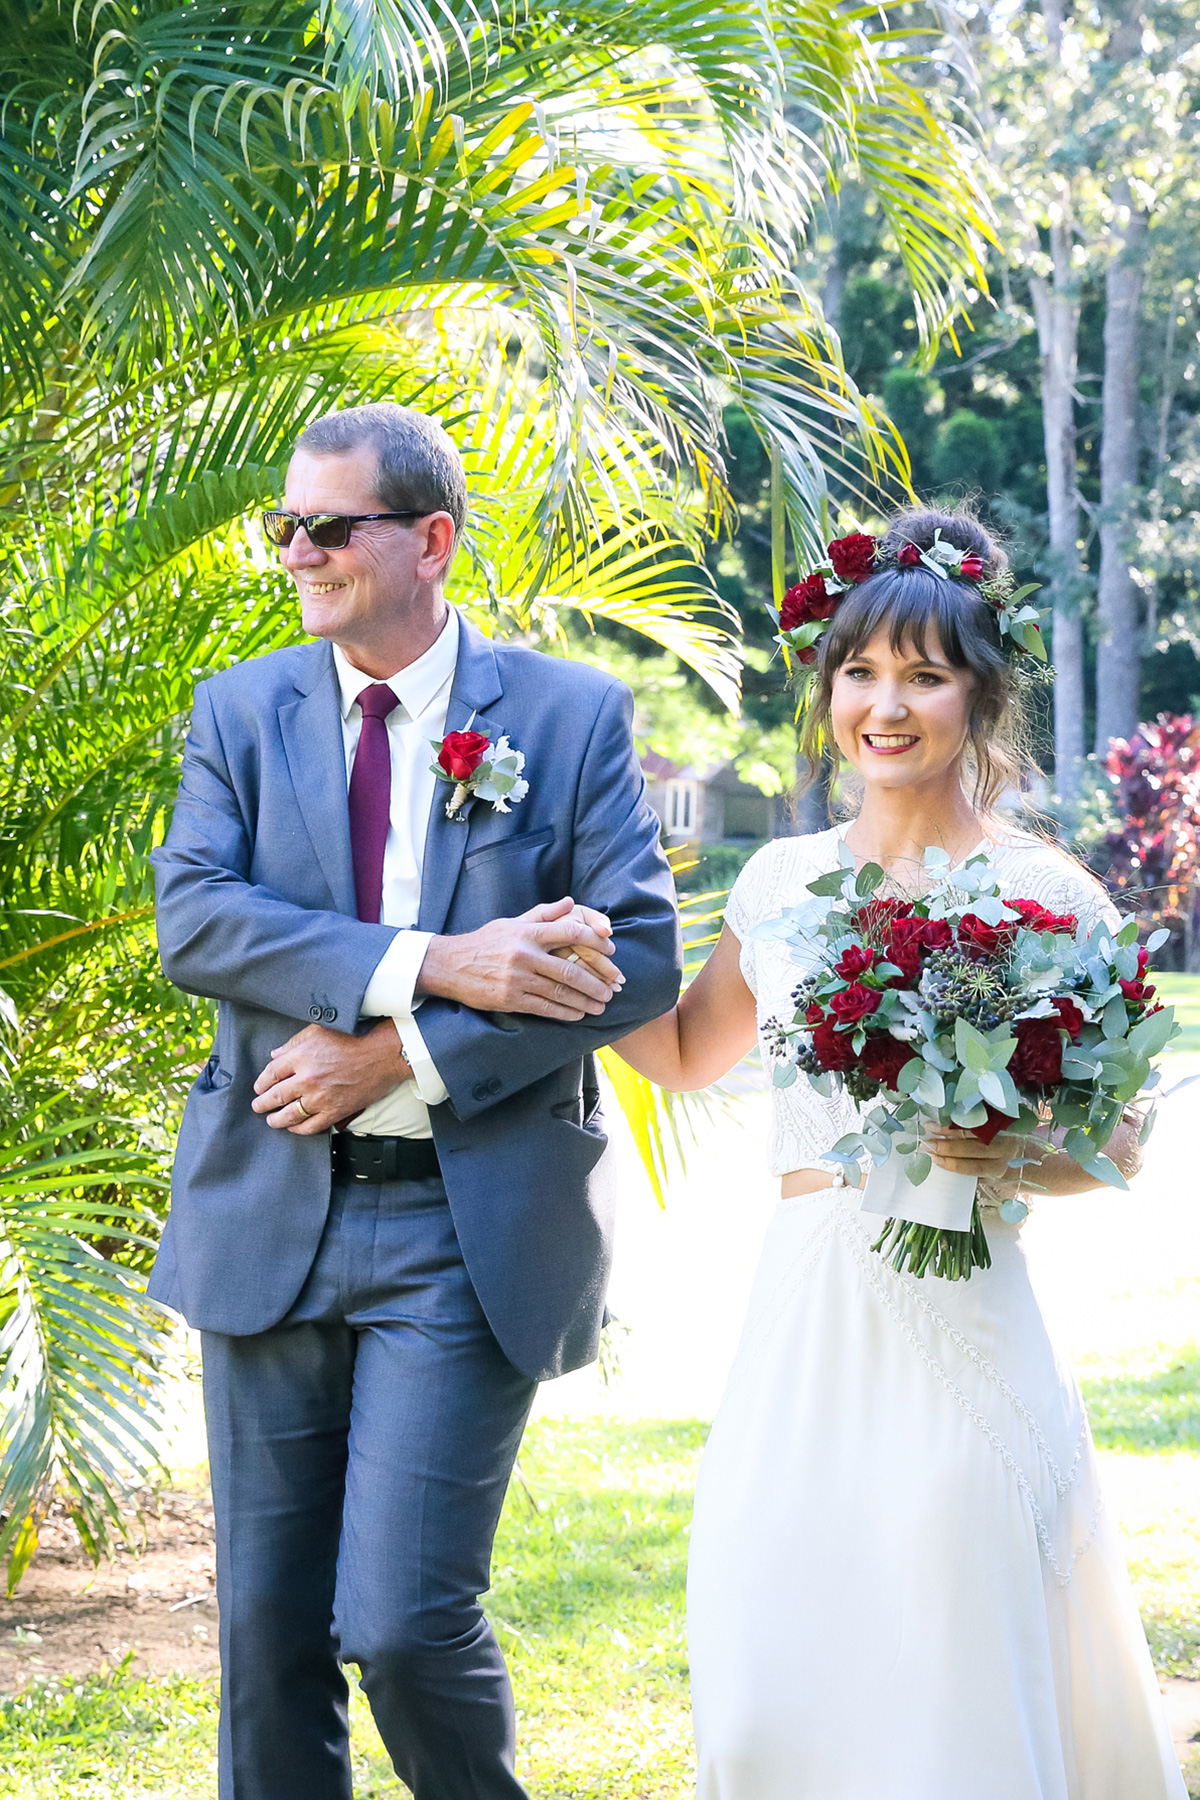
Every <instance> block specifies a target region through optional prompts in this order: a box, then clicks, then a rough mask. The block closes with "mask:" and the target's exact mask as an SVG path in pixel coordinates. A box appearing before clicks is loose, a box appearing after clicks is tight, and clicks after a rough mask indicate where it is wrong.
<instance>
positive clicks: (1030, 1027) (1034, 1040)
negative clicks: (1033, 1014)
mask: <svg viewBox="0 0 1200 1800" xmlns="http://www.w3.org/2000/svg"><path fill="white" fill-rule="evenodd" d="M1013 1032H1014V1035H1015V1037H1016V1040H1017V1047H1016V1049H1015V1050H1014V1051H1013V1053H1012V1057H1011V1059H1010V1061H1009V1065H1008V1072H1009V1074H1010V1075H1011V1076H1012V1078H1013V1080H1014V1081H1015V1082H1016V1084H1017V1086H1018V1087H1055V1086H1056V1085H1057V1083H1058V1082H1060V1081H1061V1080H1062V1038H1061V1036H1060V1035H1059V1032H1060V1026H1059V1023H1058V1020H1057V1019H1018V1020H1017V1023H1016V1025H1015V1026H1014V1027H1013Z"/></svg>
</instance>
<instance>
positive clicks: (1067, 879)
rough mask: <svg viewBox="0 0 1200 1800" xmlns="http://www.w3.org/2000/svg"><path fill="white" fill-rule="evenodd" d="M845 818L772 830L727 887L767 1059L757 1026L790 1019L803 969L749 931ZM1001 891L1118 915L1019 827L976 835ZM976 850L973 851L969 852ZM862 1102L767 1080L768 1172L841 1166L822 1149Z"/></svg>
mask: <svg viewBox="0 0 1200 1800" xmlns="http://www.w3.org/2000/svg"><path fill="white" fill-rule="evenodd" d="M846 829H847V827H845V826H837V827H835V828H834V829H833V830H830V831H818V832H814V833H813V835H812V836H810V837H788V838H776V839H775V840H774V842H772V843H770V844H765V845H764V846H763V848H762V849H761V850H759V851H757V852H756V853H755V855H753V856H752V857H751V858H750V861H749V862H748V863H747V864H746V866H745V868H744V869H743V870H742V872H741V874H740V875H739V876H738V878H737V881H736V882H735V883H734V887H733V892H732V893H731V894H730V896H729V904H728V905H727V907H726V908H725V923H726V924H727V925H728V927H729V929H730V931H732V933H733V934H734V936H735V937H736V938H737V939H738V941H739V943H740V944H741V946H742V952H741V970H742V975H743V976H744V978H745V981H746V985H747V986H748V987H749V989H750V991H751V993H752V994H753V995H754V998H755V1002H756V1006H757V1011H758V1031H759V1044H760V1047H761V1049H762V1058H763V1066H764V1068H767V1069H770V1067H771V1057H770V1053H769V1051H768V1050H767V1047H766V1044H765V1043H764V1042H763V1028H764V1026H765V1025H766V1024H767V1022H768V1021H769V1020H771V1019H786V1020H790V1019H791V1017H792V1014H793V1011H794V1007H793V1006H792V1004H791V995H792V990H793V989H794V988H795V986H796V984H797V982H798V981H799V980H800V978H801V976H802V975H803V974H804V973H805V972H806V966H805V963H804V962H803V961H802V960H799V959H798V958H797V954H796V952H795V951H793V949H792V948H791V946H789V945H788V944H784V943H781V942H779V941H778V940H773V939H770V938H766V939H764V938H751V937H750V935H749V934H750V931H751V929H752V928H753V927H754V926H755V925H761V924H762V923H763V921H764V920H766V919H773V918H776V917H778V915H779V914H780V913H781V912H782V911H783V910H784V908H785V907H787V906H795V905H797V904H798V903H799V902H800V901H801V900H805V899H807V898H808V894H807V885H808V883H809V882H810V881H814V880H815V879H816V877H817V876H818V875H823V874H825V873H826V872H827V871H828V870H830V869H835V868H836V867H837V864H838V840H839V838H840V837H841V836H842V835H843V833H844V832H845V830H846ZM980 848H981V849H986V850H987V853H988V860H989V862H990V863H991V864H992V865H993V867H994V868H995V869H996V872H997V874H998V875H999V877H1000V881H1001V883H1002V886H1003V890H1004V892H1005V893H1007V894H1011V895H1012V896H1013V897H1014V898H1018V897H1019V898H1022V899H1029V900H1038V901H1040V902H1041V904H1042V905H1043V906H1046V907H1048V908H1049V909H1050V910H1051V911H1052V912H1071V913H1075V914H1076V915H1077V916H1078V917H1079V918H1081V919H1095V918H1097V917H1104V918H1106V919H1108V921H1109V922H1110V923H1112V924H1115V922H1116V920H1117V917H1118V914H1117V911H1116V908H1115V907H1114V906H1113V905H1112V904H1111V902H1110V901H1109V900H1108V898H1107V896H1106V895H1105V893H1104V891H1103V889H1102V888H1101V887H1100V886H1099V884H1098V883H1097V882H1095V881H1093V880H1092V878H1091V877H1090V876H1089V875H1087V874H1086V873H1085V872H1084V871H1083V870H1082V869H1080V868H1079V866H1078V865H1077V864H1076V863H1073V862H1072V861H1071V860H1070V858H1069V857H1066V856H1064V855H1063V854H1062V853H1061V851H1058V850H1056V849H1054V847H1053V846H1052V845H1050V844H1045V843H1043V842H1042V841H1041V840H1040V839H1038V838H1033V837H1029V836H1026V835H1025V834H1023V833H1012V834H1011V835H1010V836H1008V837H1006V838H1004V839H1002V840H1001V841H999V842H997V843H992V844H988V845H981V846H980ZM972 854H974V852H972ZM859 1116H860V1115H859V1109H858V1107H857V1106H856V1105H855V1103H854V1101H853V1100H851V1099H850V1097H849V1095H847V1094H844V1093H835V1094H833V1095H832V1096H831V1097H830V1098H829V1099H828V1100H826V1099H824V1098H823V1097H822V1096H821V1095H820V1094H818V1093H817V1092H816V1090H815V1089H814V1088H813V1087H812V1086H811V1085H810V1083H809V1082H808V1081H807V1080H805V1078H804V1077H803V1076H801V1077H800V1078H799V1080H797V1081H795V1082H794V1083H793V1084H792V1086H791V1087H788V1088H774V1089H773V1090H772V1109H771V1140H770V1153H769V1154H770V1166H771V1172H772V1174H774V1175H785V1174H787V1173H788V1171H789V1170H791V1169H829V1170H830V1171H831V1172H832V1171H834V1170H835V1169H836V1168H837V1166H838V1165H837V1164H836V1163H832V1162H829V1161H828V1160H825V1159H823V1157H822V1152H823V1151H826V1150H828V1149H829V1147H830V1146H831V1145H832V1144H834V1143H836V1142H837V1140H838V1138H840V1137H841V1136H843V1135H844V1133H846V1132H848V1131H854V1130H856V1129H857V1128H858V1121H859Z"/></svg>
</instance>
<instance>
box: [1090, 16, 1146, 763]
mask: <svg viewBox="0 0 1200 1800" xmlns="http://www.w3.org/2000/svg"><path fill="white" fill-rule="evenodd" d="M1135 10H1136V11H1138V12H1139V13H1140V8H1136V9H1135ZM1131 35H1132V33H1131V32H1128V31H1125V30H1123V31H1122V32H1118V33H1116V34H1114V46H1113V55H1114V57H1116V56H1117V54H1118V41H1119V40H1120V39H1121V38H1122V36H1131ZM1140 35H1141V33H1140V18H1139V25H1138V37H1139V39H1140ZM1112 204H1113V208H1114V211H1115V213H1116V215H1117V218H1116V223H1115V225H1114V231H1113V236H1114V238H1115V243H1114V246H1113V251H1112V254H1111V256H1110V258H1109V263H1108V267H1107V269H1106V270H1105V275H1104V298H1105V313H1104V384H1103V387H1102V389H1101V409H1102V420H1103V423H1102V428H1101V432H1102V434H1101V443H1100V574H1099V580H1098V583H1097V588H1096V610H1097V613H1098V620H1099V631H1100V638H1099V643H1098V645H1097V649H1096V755H1097V757H1099V758H1103V757H1105V756H1107V754H1108V746H1109V741H1110V739H1112V738H1131V737H1132V736H1133V734H1134V732H1135V731H1136V730H1137V723H1138V693H1139V687H1140V678H1141V649H1142V620H1141V595H1140V592H1139V590H1138V587H1137V584H1136V583H1135V581H1134V579H1133V574H1132V571H1131V568H1130V561H1131V557H1132V555H1133V553H1134V536H1135V529H1136V514H1137V503H1138V464H1139V452H1140V449H1141V418H1140V411H1141V409H1140V405H1139V387H1140V375H1141V367H1140V358H1139V341H1138V340H1139V329H1138V328H1139V322H1140V316H1141V301H1142V287H1143V283H1144V279H1145V261H1144V258H1145V247H1146V233H1147V221H1146V215H1145V214H1144V213H1143V212H1141V211H1140V210H1139V208H1138V207H1137V205H1136V203H1135V201H1134V197H1133V190H1132V187H1131V185H1130V182H1129V181H1128V179H1127V178H1122V179H1121V180H1119V181H1117V182H1116V183H1115V184H1114V187H1113V192H1112Z"/></svg>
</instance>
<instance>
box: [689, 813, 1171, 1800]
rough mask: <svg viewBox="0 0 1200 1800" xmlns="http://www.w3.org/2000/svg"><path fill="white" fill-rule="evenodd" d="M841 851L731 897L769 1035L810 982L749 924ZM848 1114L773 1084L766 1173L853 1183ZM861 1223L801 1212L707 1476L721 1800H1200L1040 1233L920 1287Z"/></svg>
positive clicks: (699, 1700)
mask: <svg viewBox="0 0 1200 1800" xmlns="http://www.w3.org/2000/svg"><path fill="white" fill-rule="evenodd" d="M837 837H838V834H837V832H836V831H828V832H821V833H818V834H817V835H815V836H812V837H806V838H786V839H781V840H778V841H776V842H775V843H772V844H768V845H767V846H766V848H765V849H763V850H761V851H759V852H758V854H757V855H756V856H755V857H753V858H752V859H751V861H750V862H749V863H748V864H747V866H746V868H745V869H744V871H743V873H742V875H741V876H740V878H739V879H738V882H737V884H736V886H735V888H734V890H733V893H732V895H731V896H730V901H729V906H728V909H727V911H726V915H725V917H726V922H727V924H728V925H729V927H730V929H731V931H733V933H734V934H735V935H736V936H737V938H738V939H739V940H740V941H741V943H742V955H741V967H742V971H743V974H744V975H745V978H746V980H747V982H748V984H749V986H750V987H751V988H752V990H753V991H754V993H755V995H756V999H757V1005H758V1017H759V1024H760V1028H761V1026H762V1025H763V1024H764V1023H765V1022H766V1021H767V1020H769V1019H770V1018H772V1017H775V1018H780V1017H790V1011H789V1005H788V1001H789V995H790V993H791V990H792V989H793V987H794V986H795V985H796V982H797V980H798V979H799V977H800V974H801V972H802V971H801V968H800V966H799V965H797V964H796V963H795V962H794V961H793V960H792V959H791V957H790V955H789V952H788V949H787V947H786V946H785V945H782V944H780V943H778V942H776V941H772V940H769V939H755V938H753V937H751V936H750V935H749V934H750V932H751V929H752V927H753V926H755V925H756V924H759V923H760V922H761V921H763V920H765V919H769V918H774V917H776V916H777V915H778V914H779V913H780V912H781V911H782V910H783V908H784V907H785V906H788V905H794V904H795V903H796V902H798V901H799V900H801V899H803V898H805V897H806V895H805V887H806V883H807V882H809V881H811V880H812V879H813V878H814V877H815V876H816V875H818V874H821V873H823V872H824V871H825V870H827V869H831V868H835V867H836V866H837V860H838V857H837ZM990 855H991V860H992V861H993V862H994V863H995V864H996V865H997V866H998V869H999V873H1000V876H1001V879H1002V882H1003V886H1004V891H1005V892H1007V893H1010V894H1013V895H1025V896H1028V897H1029V898H1031V899H1035V900H1040V901H1042V902H1043V903H1044V904H1045V905H1047V906H1049V907H1050V908H1052V909H1053V910H1054V911H1059V912H1075V913H1079V914H1087V913H1092V914H1094V913H1095V912H1096V910H1097V908H1098V907H1099V906H1100V905H1102V904H1103V901H1102V898H1101V896H1100V894H1099V892H1098V890H1097V889H1096V888H1095V887H1094V886H1092V885H1091V884H1090V883H1089V881H1088V879H1087V878H1086V876H1084V875H1083V874H1081V872H1080V871H1079V870H1078V869H1076V868H1075V866H1074V865H1073V864H1071V863H1070V862H1069V861H1068V860H1067V859H1066V858H1064V857H1062V856H1060V855H1059V854H1058V853H1057V852H1055V851H1053V850H1052V849H1048V848H1047V847H1045V846H1043V845H1041V844H1039V843H1036V842H1035V841H1033V840H1029V839H1014V840H1012V841H1011V842H1009V843H1006V844H1004V845H1001V846H999V847H996V846H993V847H992V848H991V852H990ZM764 1059H766V1051H765V1050H764ZM854 1117H855V1109H854V1107H853V1104H852V1102H850V1101H848V1100H847V1099H845V1098H844V1097H841V1096H835V1097H834V1098H833V1099H831V1100H824V1099H822V1098H821V1097H820V1096H819V1095H818V1094H816V1093H815V1092H814V1091H813V1089H812V1088H811V1087H810V1086H809V1084H808V1082H807V1081H805V1080H803V1079H801V1080H800V1081H798V1082H796V1084H795V1085H794V1086H793V1087H790V1088H785V1089H776V1090H775V1093H774V1120H773V1129H772V1139H771V1167H772V1169H773V1171H774V1172H775V1173H777V1174H782V1173H784V1172H785V1171H787V1170H790V1169H799V1168H814V1167H818V1168H819V1167H828V1168H830V1169H831V1171H832V1169H833V1167H834V1165H831V1164H828V1163H824V1164H823V1163H822V1161H821V1153H822V1151H824V1150H827V1149H828V1148H829V1147H830V1146H831V1145H832V1144H833V1143H834V1141H835V1140H836V1139H837V1138H838V1137H839V1136H840V1135H841V1134H842V1133H843V1132H844V1131H846V1130H847V1129H851V1128H852V1126H853V1121H854ZM856 1204H857V1190H856V1189H854V1188H851V1187H839V1188H834V1187H829V1188H826V1189H823V1190H821V1191H820V1192H818V1193H815V1194H806V1195H803V1196H801V1197H799V1198H796V1199H792V1200H784V1201H783V1202H782V1204H781V1205H780V1208H779V1211H778V1212H777V1213H776V1214H775V1216H774V1218H773V1220H772V1222H771V1225H770V1227H769V1229H768V1231H767V1236H766V1241H765V1244H764V1248H763V1254H762V1261H761V1263H760V1266H759V1269H758V1274H757V1276H756V1279H755V1284H754V1289H753V1294H752V1297H751V1300H750V1308H749V1314H748V1317H747V1320H746V1326H745V1332H744V1335H743V1338H742V1342H741V1346H740V1349H739V1351H738V1355H737V1359H736V1362H735V1364H734V1368H733V1371H732V1374H731V1377H730V1381H729V1387H728V1391H727V1393H726V1395H725V1398H724V1400H723V1402H722V1405H721V1408H720V1411H719V1413H718V1416H717V1419H716V1422H715V1424H714V1426H713V1430H712V1434H711V1436H710V1438H709V1441H708V1446H707V1448H706V1450H705V1453H704V1460H703V1464H702V1468H701V1473H700V1480H699V1486H698V1490H697V1495H696V1511H695V1520H694V1523H693V1527H692V1539H691V1567H690V1573H689V1578H688V1630H689V1639H690V1652H691V1666H692V1696H693V1710H694V1716H695V1728H696V1743H697V1750H698V1757H699V1786H698V1790H697V1791H698V1796H699V1800H1186V1789H1185V1786H1184V1783H1183V1779H1182V1777H1181V1775H1180V1773H1179V1768H1178V1764H1177V1762H1176V1759H1175V1756H1174V1754H1173V1751H1172V1746H1171V1740H1170V1735H1169V1733H1168V1731H1167V1726H1166V1721H1165V1717H1164V1712H1163V1707H1162V1701H1161V1696H1160V1695H1159V1692H1158V1688H1157V1683H1156V1681H1155V1677H1154V1672H1153V1668H1152V1666H1151V1662H1150V1656H1149V1652H1148V1650H1147V1647H1146V1640H1145V1636H1144V1634H1143V1631H1142V1626H1141V1622H1140V1620H1139V1618H1138V1615H1137V1610H1136V1607H1135V1605H1134V1599H1133V1593H1132V1589H1131V1586H1130V1583H1129V1578H1128V1575H1127V1573H1126V1569H1125V1564H1124V1561H1123V1558H1122V1555H1121V1550H1120V1547H1119V1544H1118V1542H1117V1537H1116V1531H1115V1526H1114V1523H1113V1520H1112V1518H1111V1515H1109V1514H1108V1513H1107V1512H1106V1510H1105V1508H1104V1504H1103V1500H1102V1497H1101V1494H1100V1490H1099V1486H1098V1482H1097V1472H1096V1463H1095V1457H1094V1454H1093V1451H1092V1444H1091V1438H1090V1435H1089V1432H1088V1425H1087V1419H1086V1417H1085V1414H1084V1410H1083V1405H1082V1402H1081V1399H1080V1395H1079V1389H1078V1387H1077V1386H1076V1383H1075V1380H1074V1377H1073V1376H1072V1374H1071V1371H1070V1370H1069V1368H1068V1367H1067V1366H1066V1364H1065V1363H1064V1362H1063V1361H1062V1360H1061V1359H1060V1358H1059V1357H1058V1356H1057V1355H1056V1354H1055V1351H1054V1348H1053V1346H1052V1344H1051V1343H1050V1340H1049V1338H1048V1336H1047V1333H1046V1328H1045V1325H1044V1323H1043V1320H1042V1317H1041V1314H1040V1312H1039V1309H1038V1304H1037V1301H1036V1299H1035V1298H1034V1294H1033V1291H1032V1289H1031V1287H1030V1283H1029V1276H1028V1272H1027V1269H1026V1264H1025V1257H1024V1254H1023V1251H1022V1248H1021V1243H1020V1231H1019V1228H1018V1227H1016V1226H1012V1225H1006V1224H1004V1223H1003V1222H1002V1221H1001V1220H1000V1217H999V1214H998V1212H997V1211H996V1210H994V1208H985V1211H984V1221H985V1229H986V1231H987V1236H988V1242H989V1244H990V1246H991V1252H992V1267H991V1268H990V1269H988V1270H977V1271H976V1272H975V1273H974V1274H973V1275H972V1276H971V1279H970V1280H969V1281H953V1282H952V1281H941V1280H937V1279H934V1278H932V1277H926V1278H924V1279H922V1280H916V1279H914V1278H913V1277H911V1276H906V1275H897V1274H895V1273H894V1272H893V1270H892V1269H891V1268H890V1266H889V1265H888V1264H887V1263H886V1262H885V1261H884V1260H883V1258H882V1257H880V1256H877V1255H875V1254H874V1252H873V1251H872V1249H871V1243H872V1241H873V1240H874V1238H875V1237H876V1236H877V1235H878V1232H879V1228H880V1224H881V1221H880V1220H878V1219H872V1218H871V1217H869V1216H868V1215H860V1214H859V1213H858V1212H857V1210H856ZM1129 1228H1130V1230H1131V1231H1136V1229H1137V1220H1136V1218H1135V1217H1134V1216H1133V1215H1131V1216H1130V1221H1129Z"/></svg>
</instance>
